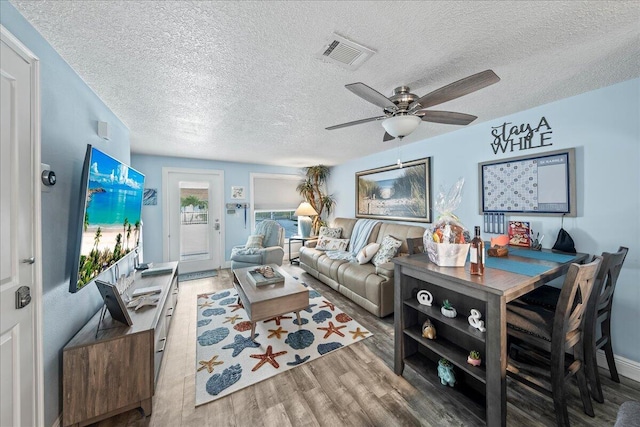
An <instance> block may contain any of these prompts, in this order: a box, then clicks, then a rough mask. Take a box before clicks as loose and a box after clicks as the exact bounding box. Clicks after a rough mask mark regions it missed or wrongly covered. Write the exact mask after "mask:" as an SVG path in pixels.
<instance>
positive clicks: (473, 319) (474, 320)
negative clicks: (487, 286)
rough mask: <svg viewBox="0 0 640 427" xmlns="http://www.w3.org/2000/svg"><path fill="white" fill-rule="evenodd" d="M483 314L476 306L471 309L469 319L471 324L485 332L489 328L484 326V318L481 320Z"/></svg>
mask: <svg viewBox="0 0 640 427" xmlns="http://www.w3.org/2000/svg"><path fill="white" fill-rule="evenodd" d="M481 317H482V315H481V314H480V312H479V311H478V310H476V309H475V308H472V309H471V316H469V317H468V318H467V319H468V320H469V324H470V325H471V326H473V327H474V328H476V329H477V330H479V331H480V332H485V331H486V330H487V329H486V328H485V327H484V320H480V318H481Z"/></svg>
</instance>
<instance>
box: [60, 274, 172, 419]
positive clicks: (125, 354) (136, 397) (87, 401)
mask: <svg viewBox="0 0 640 427" xmlns="http://www.w3.org/2000/svg"><path fill="white" fill-rule="evenodd" d="M154 267H170V268H171V273H170V274H164V275H158V276H151V277H144V278H143V277H141V276H140V273H136V275H135V279H134V283H133V284H132V285H131V286H130V288H129V289H128V290H127V291H126V294H127V295H131V293H132V292H133V291H134V290H135V289H138V288H146V287H150V286H160V287H161V289H162V291H161V293H160V294H159V297H160V299H159V301H158V305H156V306H147V307H144V308H141V309H140V310H139V311H134V310H133V309H128V310H129V316H130V317H131V320H132V321H133V325H132V326H125V325H123V324H122V323H119V322H116V321H114V320H113V319H111V316H110V315H109V313H108V312H107V314H106V315H105V318H104V320H103V321H102V323H101V324H100V331H99V332H98V334H97V336H96V330H97V329H98V325H99V323H100V312H98V313H96V314H95V315H94V316H93V317H92V318H91V320H89V322H87V324H86V325H85V326H84V327H83V328H82V329H81V330H80V331H79V332H78V333H77V334H76V335H75V336H74V337H73V338H72V339H71V341H69V343H68V344H67V345H66V346H65V348H64V349H63V353H62V365H63V367H62V376H63V378H62V394H63V396H62V424H63V425H64V426H70V425H72V426H84V425H88V424H92V423H95V422H97V421H100V420H103V419H105V418H108V417H111V416H113V415H116V414H119V413H121V412H125V411H128V410H130V409H134V408H138V407H140V408H142V410H143V411H144V413H145V415H149V414H151V409H152V408H151V398H152V397H153V394H154V390H155V384H156V382H157V379H158V374H159V372H160V365H161V363H162V356H163V354H164V348H165V345H166V342H167V336H168V334H169V327H170V325H171V317H172V315H173V310H174V309H175V306H176V304H177V301H178V263H177V262H172V263H166V264H159V265H155V266H154Z"/></svg>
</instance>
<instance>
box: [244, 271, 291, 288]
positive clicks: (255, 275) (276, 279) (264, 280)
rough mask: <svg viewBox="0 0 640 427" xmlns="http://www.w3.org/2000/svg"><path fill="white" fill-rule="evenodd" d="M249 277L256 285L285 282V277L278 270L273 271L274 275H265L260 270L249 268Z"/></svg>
mask: <svg viewBox="0 0 640 427" xmlns="http://www.w3.org/2000/svg"><path fill="white" fill-rule="evenodd" d="M247 279H249V282H251V284H253V285H254V286H265V285H278V284H282V283H284V277H283V276H282V274H280V273H278V272H277V271H274V272H273V277H264V276H263V275H262V274H261V273H260V272H258V271H254V270H249V271H247Z"/></svg>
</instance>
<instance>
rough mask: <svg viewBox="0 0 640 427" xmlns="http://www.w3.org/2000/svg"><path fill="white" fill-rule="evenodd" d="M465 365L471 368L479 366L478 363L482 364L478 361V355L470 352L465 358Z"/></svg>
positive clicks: (475, 352)
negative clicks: (471, 366)
mask: <svg viewBox="0 0 640 427" xmlns="http://www.w3.org/2000/svg"><path fill="white" fill-rule="evenodd" d="M467 363H468V364H469V365H473V366H480V363H482V361H481V360H480V353H479V352H478V351H476V350H471V351H470V352H469V356H468V357H467Z"/></svg>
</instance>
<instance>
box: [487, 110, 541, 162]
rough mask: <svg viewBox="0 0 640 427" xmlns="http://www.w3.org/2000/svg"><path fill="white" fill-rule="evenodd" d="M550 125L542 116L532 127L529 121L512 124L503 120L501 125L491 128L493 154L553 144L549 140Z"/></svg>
mask: <svg viewBox="0 0 640 427" xmlns="http://www.w3.org/2000/svg"><path fill="white" fill-rule="evenodd" d="M551 133H552V130H551V126H549V122H548V121H547V119H545V118H544V116H543V117H542V118H541V119H540V122H539V123H538V126H536V127H532V126H531V124H529V123H521V124H520V125H513V124H512V123H510V122H505V123H504V124H502V125H501V126H496V127H492V128H491V135H492V136H493V142H492V143H491V148H492V149H493V154H498V152H502V153H506V152H507V151H509V152H513V151H523V150H531V149H532V148H540V147H549V146H551V145H553V143H552V142H551V141H550V140H551Z"/></svg>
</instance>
